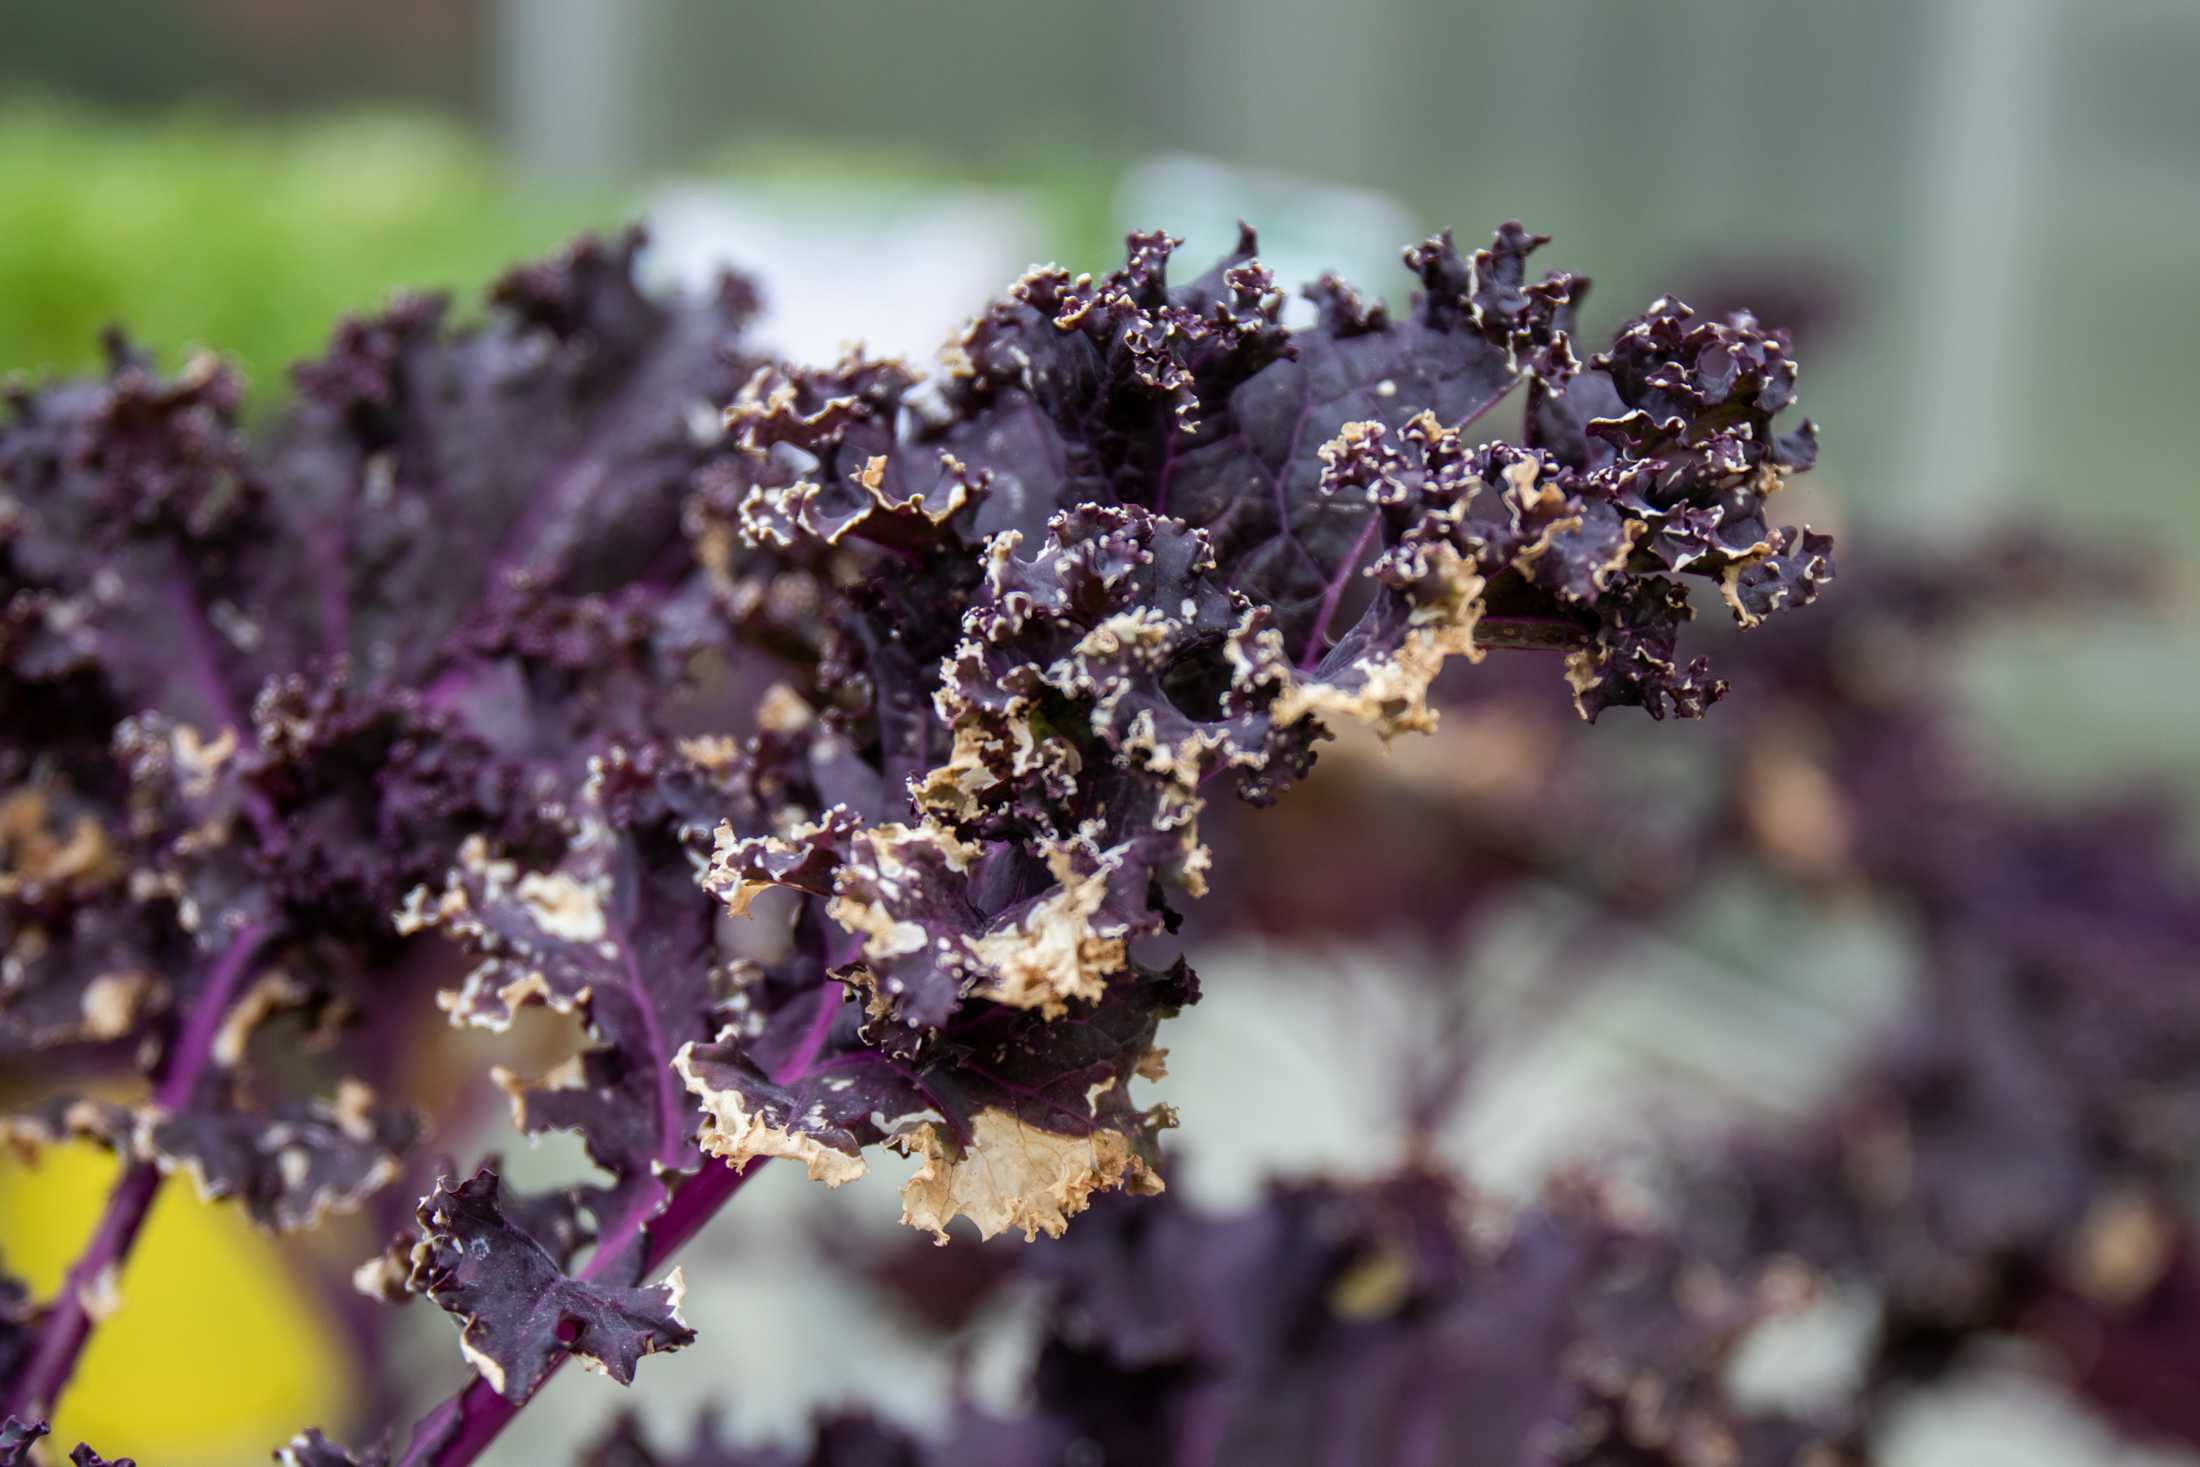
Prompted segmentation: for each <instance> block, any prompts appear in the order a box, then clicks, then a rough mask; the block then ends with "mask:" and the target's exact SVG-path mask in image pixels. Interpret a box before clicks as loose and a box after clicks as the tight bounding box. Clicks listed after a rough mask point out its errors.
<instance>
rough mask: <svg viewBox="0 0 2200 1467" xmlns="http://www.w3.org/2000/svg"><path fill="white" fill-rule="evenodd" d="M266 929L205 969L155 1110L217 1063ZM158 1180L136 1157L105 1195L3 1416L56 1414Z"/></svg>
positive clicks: (234, 943)
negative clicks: (219, 1043)
mask: <svg viewBox="0 0 2200 1467" xmlns="http://www.w3.org/2000/svg"><path fill="white" fill-rule="evenodd" d="M269 931H270V926H269V924H267V923H265V922H255V923H252V924H250V925H249V926H246V927H244V928H243V929H241V930H240V931H239V932H238V933H237V935H236V936H235V937H233V938H232V939H230V943H229V946H228V947H227V948H226V949H224V950H223V952H222V955H221V956H220V957H219V958H217V959H215V961H214V966H213V968H212V969H211V970H210V971H209V973H208V974H207V980H206V988H205V991H204V992H203V993H201V994H200V996H199V1001H198V1003H197V1004H195V1005H194V1006H193V1007H192V1010H191V1012H190V1015H189V1016H188V1017H187V1018H186V1020H185V1022H184V1026H183V1030H182V1032H181V1033H180V1034H178V1035H177V1037H176V1041H175V1045H174V1047H173V1048H171V1049H170V1051H169V1053H168V1058H167V1060H166V1062H165V1063H164V1064H163V1065H162V1068H161V1074H160V1078H159V1082H158V1084H157V1085H156V1086H155V1088H154V1091H153V1104H154V1106H155V1107H156V1108H158V1109H160V1110H163V1111H170V1110H174V1109H176V1108H177V1107H179V1106H181V1105H182V1104H183V1103H184V1102H185V1101H187V1100H188V1099H189V1098H190V1096H191V1092H192V1091H193V1090H195V1089H197V1088H198V1083H199V1081H200V1079H201V1078H202V1077H203V1076H204V1075H205V1074H206V1069H207V1066H208V1065H210V1064H211V1063H213V1058H214V1042H215V1039H216V1037H217V1036H218V1035H219V1034H220V1033H221V1023H222V1018H223V1016H224V1015H225V1014H227V1013H228V1011H229V1004H230V1000H231V999H233V998H234V997H235V996H236V993H237V988H238V985H239V984H240V983H242V982H243V980H244V975H245V973H246V972H247V971H248V970H249V969H250V968H251V966H252V958H253V956H254V954H256V953H257V952H258V951H259V949H260V946H261V944H262V943H264V942H265V941H266V940H267V937H268V933H269ZM160 1183H161V1172H160V1169H159V1168H158V1167H156V1166H155V1165H154V1164H153V1163H152V1162H150V1161H143V1160H139V1161H131V1162H128V1163H127V1164H126V1165H124V1167H123V1169H122V1175H121V1176H120V1177H118V1178H117V1179H116V1181H115V1185H114V1189H113V1190H112V1191H111V1192H109V1193H108V1194H107V1205H106V1207H105V1209H104V1210H103V1211H102V1212H101V1213H100V1217H99V1222H98V1224H97V1225H96V1226H95V1227H94V1228H93V1229H92V1236H91V1238H90V1240H89V1241H87V1242H86V1243H85V1245H84V1251H83V1252H82V1253H80V1254H78V1255H77V1259H76V1262H75V1263H73V1264H71V1265H70V1266H69V1271H68V1273H67V1274H65V1275H63V1277H62V1280H61V1287H60V1290H59V1292H58V1293H57V1294H56V1295H55V1297H54V1300H53V1303H52V1304H50V1305H48V1306H47V1309H46V1312H45V1315H44V1317H43V1318H42V1319H41V1320H40V1321H39V1326H38V1339H37V1343H36V1344H35V1345H34V1346H33V1347H32V1350H31V1360H30V1364H29V1365H28V1366H27V1367H26V1368H25V1369H24V1371H23V1374H22V1375H21V1376H20V1377H18V1378H17V1379H16V1381H15V1384H14V1387H13V1388H12V1389H11V1390H10V1391H9V1392H8V1397H7V1404H6V1406H5V1407H4V1408H0V1416H5V1415H16V1416H20V1417H23V1418H24V1419H26V1420H32V1419H36V1418H38V1417H41V1416H44V1415H47V1414H49V1413H51V1411H52V1410H53V1407H54V1404H55V1403H56V1401H58V1400H59V1399H60V1396H61V1392H62V1390H63V1389H64V1388H65V1387H66V1386H67V1385H68V1383H69V1377H70V1376H71V1375H73V1374H74V1373H75V1371H76V1364H77V1361H78V1360H79V1359H80V1358H81V1357H82V1355H83V1353H84V1346H85V1344H86V1342H87V1341H89V1340H90V1339H91V1334H92V1330H93V1329H94V1328H95V1327H96V1326H97V1325H98V1323H99V1321H100V1320H101V1319H102V1318H104V1317H105V1315H106V1314H107V1312H108V1311H109V1310H110V1309H111V1308H112V1307H113V1305H112V1301H113V1299H114V1297H115V1291H116V1288H117V1286H118V1285H119V1283H120V1276H121V1272H122V1268H123V1265H124V1264H125V1263H126V1262H128V1260H129V1257H130V1250H131V1248H132V1247H133V1246H135V1245H136V1243H137V1237H138V1233H139V1231H140V1230H142V1229H143V1228H144V1226H145V1217H146V1214H147V1212H148V1211H150V1210H151V1208H152V1205H153V1197H154V1194H156V1193H157V1192H158V1191H159V1190H160Z"/></svg>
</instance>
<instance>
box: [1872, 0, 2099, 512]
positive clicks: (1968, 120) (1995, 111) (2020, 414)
mask: <svg viewBox="0 0 2200 1467" xmlns="http://www.w3.org/2000/svg"><path fill="white" fill-rule="evenodd" d="M2061 8H2062V7H2061V5H2060V3H2059V0H1942V4H1941V5H1940V6H1939V7H1938V10H1939V13H1938V15H1937V16H1936V17H1935V18H1936V20H1937V22H1938V25H1937V29H1936V31H1935V33H1934V38H1935V47H1934V50H1935V55H1934V58H1933V64H1932V66H1931V67H1930V68H1929V69H1928V70H1927V72H1926V73H1925V84H1926V85H1927V86H1928V87H1930V88H1931V89H1932V95H1931V97H1930V98H1929V99H1928V102H1927V105H1926V107H1925V108H1924V109H1923V112H1922V116H1923V119H1924V126H1923V127H1922V128H1921V129H1920V138H1919V143H1920V156H1919V168H1918V184H1919V186H1920V188H1921V190H1922V193H1921V199H1920V210H1919V216H1918V217H1919V231H1918V237H1919V249H1918V253H1917V261H1916V263H1917V269H1916V270H1915V271H1914V273H1913V276H1912V279H1913V282H1914V287H1915V289H1916V291H1917V298H1916V310H1915V314H1914V315H1913V316H1912V319H1913V320H1914V321H1915V322H1916V323H1917V327H1918V330H1917V334H1916V336H1915V337H1914V338H1913V341H1912V345H1911V356H1910V363H1909V373H1908V375H1909V378H1910V382H1911V386H1912V391H1913V392H1914V394H1915V395H1914V396H1913V397H1912V399H1911V408H1910V422H1909V430H1908V432H1909V442H1910V446H1911V448H1910V453H1909V456H1908V461H1907V463H1906V464H1904V465H1903V468H1904V470H1905V471H1906V472H1907V474H1908V475H1909V476H1910V484H1911V497H1910V500H1909V502H1910V503H1911V504H1913V505H1915V506H1916V509H1917V511H1918V512H1919V513H1921V514H1927V515H1945V516H1946V517H1948V518H1950V519H1966V518H1972V517H1976V516H1979V515H1982V514H1984V513H1986V512H1989V511H1990V510H1991V509H1992V507H1993V506H1994V505H1995V504H1996V503H1997V502H2006V501H2007V499H2008V497H2009V494H2010V492H2011V490H2012V489H2014V488H2016V487H2017V481H2018V477H2019V475H2021V474H2022V472H2023V470H2024V467H2025V463H2026V458H2027V455H2026V454H2025V453H2024V452H2023V451H2022V449H2021V445H2022V444H2023V443H2024V442H2026V440H2027V434H2026V426H2027V425H2026V422H2025V412H2026V403H2027V401H2028V400H2037V397H2036V395H2035V390H2034V384H2032V383H2029V382H2028V381H2027V376H2028V369H2027V365H2026V363H2025V361H2024V360H2023V352H2024V350H2025V335H2024V332H2025V311H2024V296H2025V291H2026V289H2027V288H2028V285H2029V283H2030V282H2029V279H2028V274H2029V267H2030V265H2031V264H2032V260H2031V258H2030V256H2029V254H2028V252H2027V251H2026V249H2025V243H2026V241H2027V240H2029V239H2030V238H2031V235H2032V232H2033V231H2034V230H2035V229H2038V228H2040V227H2042V225H2043V223H2044V217H2045V216H2044V213H2043V211H2042V210H2041V208H2040V203H2041V201H2040V200H2038V199H2036V198H2034V197H2033V183H2034V181H2035V180H2036V179H2037V178H2038V177H2039V175H2040V170H2041V165H2042V160H2043V158H2044V157H2045V156H2046V149H2047V146H2048V143H2049V140H2050V136H2051V133H2052V130H2053V127H2054V118H2053V116H2052V108H2053V103H2054V100H2055V99H2056V97H2057V96H2058V95H2059V93H2058V90H2057V87H2056V85H2055V80H2056V79H2055V75H2054V67H2053V60H2054V38H2055V28H2056V22H2057V21H2058V20H2059V19H2060V12H2061Z"/></svg>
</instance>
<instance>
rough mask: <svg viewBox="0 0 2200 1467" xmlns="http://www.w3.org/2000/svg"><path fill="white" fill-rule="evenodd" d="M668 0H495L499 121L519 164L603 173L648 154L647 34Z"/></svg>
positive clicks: (567, 175) (578, 174)
mask: <svg viewBox="0 0 2200 1467" xmlns="http://www.w3.org/2000/svg"><path fill="white" fill-rule="evenodd" d="M670 10H671V7H670V6H668V5H661V4H659V3H657V0H647V3H628V0H497V5H496V11H495V15H496V29H495V34H494V36H493V38H492V46H493V49H494V58H493V63H492V64H493V65H494V66H495V67H496V72H497V75H496V95H497V108H498V130H499V132H500V133H501V135H502V138H503V142H504V146H505V149H506V151H507V153H508V154H509V155H510V157H511V158H512V159H513V161H514V162H515V163H516V164H517V165H518V166H519V167H520V168H521V169H523V170H525V171H526V172H528V173H531V174H533V175H535V176H537V177H540V178H551V179H580V178H597V177H603V176H606V175H609V174H613V173H616V172H619V171H621V170H624V169H630V168H632V167H634V166H635V165H636V164H637V163H639V162H640V161H641V159H642V157H643V155H644V151H645V149H646V146H647V143H646V133H647V127H646V125H645V115H644V109H645V104H647V103H648V102H649V101H650V94H649V91H648V89H647V85H646V78H645V76H644V72H645V70H646V69H647V67H648V65H649V58H650V56H651V54H652V52H651V46H650V39H651V37H652V36H653V35H654V34H655V33H656V31H657V28H658V26H659V24H660V23H661V22H662V20H663V19H664V17H665V16H666V15H668V14H669V13H670ZM649 115H651V116H654V115H655V113H654V109H653V108H652V109H651V111H650V113H649Z"/></svg>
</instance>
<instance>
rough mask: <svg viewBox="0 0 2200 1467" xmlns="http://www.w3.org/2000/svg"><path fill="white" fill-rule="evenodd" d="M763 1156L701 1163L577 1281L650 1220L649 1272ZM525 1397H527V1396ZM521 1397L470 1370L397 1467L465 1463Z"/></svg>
mask: <svg viewBox="0 0 2200 1467" xmlns="http://www.w3.org/2000/svg"><path fill="white" fill-rule="evenodd" d="M840 1003H841V990H840V988H839V987H838V985H835V984H827V985H826V986H825V987H824V989H823V990H822V991H820V993H819V994H818V1006H817V1014H816V1017H815V1018H814V1019H813V1020H812V1021H811V1024H810V1027H809V1029H808V1030H807V1031H806V1032H805V1033H804V1034H803V1036H802V1040H801V1043H800V1044H798V1045H797V1046H796V1047H795V1050H794V1052H793V1053H792V1054H790V1055H789V1056H788V1057H787V1060H786V1062H785V1063H784V1064H782V1065H780V1066H779V1068H778V1070H777V1072H776V1073H775V1074H774V1075H773V1078H774V1079H775V1080H777V1081H779V1082H780V1083H781V1084H786V1083H788V1082H790V1081H793V1080H798V1079H800V1078H802V1077H803V1076H804V1075H806V1074H808V1073H809V1070H810V1066H811V1065H813V1064H815V1063H816V1062H817V1055H818V1051H819V1050H820V1049H822V1048H823V1047H824V1044H825V1037H826V1035H827V1034H828V1033H829V1032H830V1030H831V1028H832V1020H833V1014H834V1012H835V1011H836V1010H837V1009H838V1008H839V1007H840ZM763 1160H764V1159H761V1158H760V1159H757V1160H752V1161H751V1162H750V1163H749V1164H748V1165H747V1166H745V1167H743V1168H741V1169H739V1170H736V1169H735V1168H733V1167H731V1166H718V1165H713V1164H711V1163H710V1162H707V1161H706V1162H705V1163H704V1165H703V1169H702V1170H701V1171H700V1172H698V1173H696V1175H695V1176H694V1177H692V1178H690V1179H689V1180H688V1181H687V1182H686V1183H685V1184H684V1185H682V1186H681V1188H680V1189H679V1190H678V1191H677V1192H675V1193H673V1194H672V1199H671V1201H669V1202H667V1203H666V1204H665V1210H664V1211H663V1212H661V1213H659V1214H658V1215H657V1216H656V1217H655V1218H654V1219H649V1218H635V1219H632V1220H630V1224H629V1226H627V1227H626V1228H624V1229H622V1230H621V1231H620V1233H619V1234H618V1235H617V1236H615V1237H610V1238H605V1239H602V1240H601V1241H599V1242H598V1244H597V1246H596V1251H595V1252H594V1253H593V1254H592V1255H590V1257H589V1260H588V1263H587V1264H586V1265H585V1266H584V1267H583V1268H582V1269H581V1271H580V1277H581V1278H582V1279H583V1280H589V1279H593V1278H595V1277H596V1276H597V1273H598V1271H599V1269H600V1268H601V1267H602V1266H603V1265H604V1264H605V1263H606V1262H608V1261H609V1260H610V1259H613V1258H616V1257H618V1256H620V1255H621V1254H623V1253H624V1252H625V1251H626V1245H627V1243H628V1242H629V1241H630V1240H631V1239H632V1238H633V1236H634V1234H635V1233H636V1232H637V1231H639V1230H641V1229H642V1228H643V1227H644V1226H647V1225H648V1224H649V1223H651V1222H652V1221H653V1222H654V1223H655V1226H653V1227H650V1228H649V1237H648V1241H647V1243H646V1245H645V1246H644V1248H643V1251H642V1268H641V1273H642V1276H643V1277H648V1276H649V1275H651V1274H654V1273H655V1272H657V1270H658V1269H660V1268H662V1267H664V1266H665V1264H666V1263H668V1262H669V1261H671V1258H672V1256H673V1254H675V1253H677V1252H679V1251H680V1249H681V1248H682V1247H684V1246H685V1245H686V1244H687V1242H688V1240H689V1239H691V1238H693V1237H694V1236H695V1235H696V1234H697V1233H699V1232H701V1231H702V1230H703V1227H704V1225H705V1224H707V1223H708V1222H709V1221H710V1220H711V1219H712V1218H714V1217H716V1216H717V1215H718V1211H719V1209H720V1208H722V1207H724V1206H725V1205H726V1204H727V1203H728V1202H731V1201H732V1200H733V1197H734V1194H735V1193H737V1192H739V1191H740V1190H741V1188H742V1185H743V1184H744V1183H746V1182H747V1181H748V1179H749V1178H750V1177H752V1176H754V1175H755V1174H756V1172H757V1171H758V1170H759V1168H760V1167H761V1166H762V1165H763ZM563 1364H564V1357H560V1358H559V1359H558V1360H556V1361H553V1362H552V1363H551V1367H550V1370H551V1374H553V1375H554V1374H556V1372H557V1370H558V1367H559V1366H561V1365H563ZM547 1384H549V1380H548V1377H545V1378H544V1380H543V1382H542V1385H538V1386H536V1388H535V1389H536V1391H537V1392H538V1393H539V1392H540V1391H541V1389H542V1386H543V1385H547ZM530 1399H532V1398H531V1397H530ZM525 1404H526V1402H524V1401H509V1400H506V1399H505V1398H504V1397H503V1396H501V1395H499V1394H498V1393H497V1392H496V1391H495V1390H494V1389H493V1388H492V1387H491V1386H490V1385H489V1383H488V1382H487V1381H486V1380H484V1379H482V1378H481V1377H480V1376H479V1375H476V1376H475V1377H474V1378H473V1379H472V1380H471V1381H469V1382H467V1384H466V1385H465V1386H464V1387H463V1388H462V1389H460V1390H459V1391H458V1393H457V1394H455V1395H453V1396H451V1397H449V1398H448V1399H446V1400H445V1401H444V1402H443V1403H442V1404H441V1405H439V1406H436V1407H435V1408H434V1409H433V1410H431V1411H429V1412H428V1414H427V1415H425V1416H423V1417H421V1418H420V1420H419V1422H418V1423H417V1424H416V1425H415V1426H414V1427H413V1432H412V1439H411V1443H410V1445H408V1446H407V1447H406V1449H405V1455H404V1456H403V1457H402V1458H400V1459H399V1461H398V1467H468V1464H469V1463H471V1462H473V1461H474V1459H475V1458H477V1457H479V1456H480V1455H481V1454H482V1453H483V1452H485V1451H487V1450H488V1449H489V1445H490V1443H492V1442H494V1441H495V1440H496V1438H497V1436H498V1434H499V1433H501V1432H502V1431H503V1430H504V1428H505V1427H506V1426H508V1425H509V1424H510V1423H511V1421H512V1418H513V1417H515V1416H517V1415H518V1414H519V1412H520V1408H521V1407H522V1406H524V1405H525Z"/></svg>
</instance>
